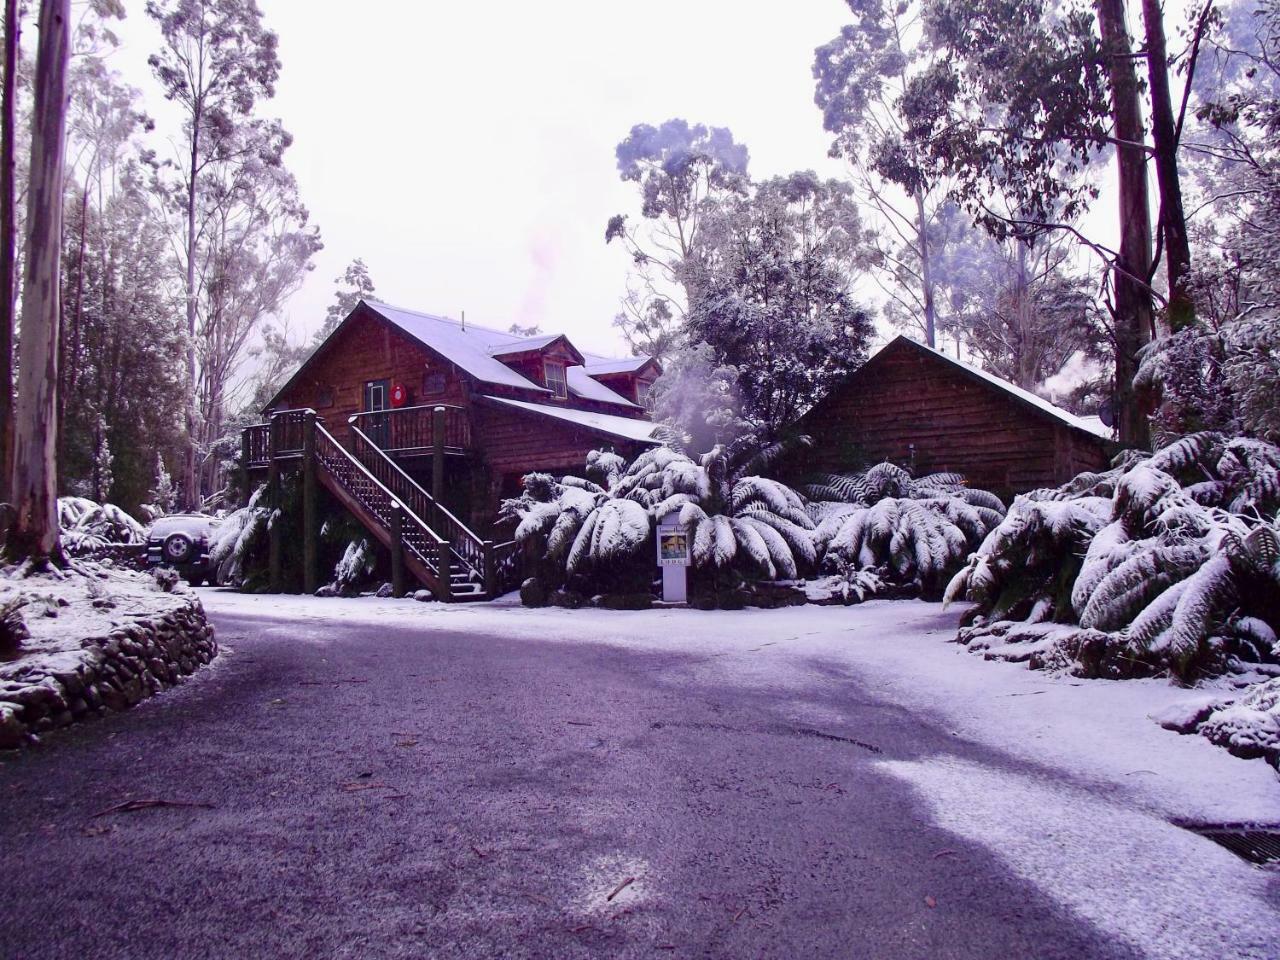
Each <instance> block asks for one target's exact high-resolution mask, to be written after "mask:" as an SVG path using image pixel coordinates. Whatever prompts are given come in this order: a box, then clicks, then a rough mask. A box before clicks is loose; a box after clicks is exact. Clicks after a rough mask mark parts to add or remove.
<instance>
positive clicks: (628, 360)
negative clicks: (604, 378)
mask: <svg viewBox="0 0 1280 960" xmlns="http://www.w3.org/2000/svg"><path fill="white" fill-rule="evenodd" d="M582 356H583V358H584V359H585V360H586V363H584V364H583V366H584V367H585V368H586V371H587V373H589V374H590V375H591V376H596V375H597V374H607V373H635V372H636V371H637V370H640V369H641V368H642V367H644V365H645V364H647V363H649V362H651V361H652V360H653V357H649V356H643V355H642V356H639V357H601V356H597V355H595V354H592V353H584V354H583V355H582Z"/></svg>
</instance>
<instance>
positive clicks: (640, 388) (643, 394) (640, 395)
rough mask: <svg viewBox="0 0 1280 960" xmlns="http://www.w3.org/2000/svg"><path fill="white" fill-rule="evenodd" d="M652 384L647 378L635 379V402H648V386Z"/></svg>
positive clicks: (643, 403) (642, 403)
mask: <svg viewBox="0 0 1280 960" xmlns="http://www.w3.org/2000/svg"><path fill="white" fill-rule="evenodd" d="M651 386H653V384H652V383H650V382H649V381H648V380H637V381H636V403H638V404H640V406H642V407H643V406H647V405H648V403H649V388H650V387H651Z"/></svg>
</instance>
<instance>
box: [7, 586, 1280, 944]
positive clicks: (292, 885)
mask: <svg viewBox="0 0 1280 960" xmlns="http://www.w3.org/2000/svg"><path fill="white" fill-rule="evenodd" d="M204 596H205V602H206V606H207V608H208V609H209V611H210V613H211V615H212V616H213V618H214V620H215V623H216V624H217V625H218V628H219V640H220V642H221V643H222V644H223V645H224V646H225V647H226V648H227V651H226V653H225V654H224V655H223V657H222V658H220V660H219V661H218V662H217V663H216V664H215V665H214V666H213V667H212V668H211V669H210V670H207V671H205V672H204V673H203V674H202V675H201V676H199V677H198V679H196V680H195V681H193V682H191V683H188V684H187V685H185V686H184V687H182V688H180V689H178V690H176V691H173V692H170V693H167V694H165V695H163V696H161V697H159V698H157V699H155V700H153V701H151V702H148V703H146V704H144V705H142V706H141V707H139V708H138V709H136V710H134V711H131V712H130V713H128V714H124V715H120V716H115V717H111V718H109V719H107V720H105V721H101V722H93V723H89V724H86V725H83V726H82V727H80V728H78V729H77V728H73V729H72V730H69V731H67V732H64V733H60V734H57V735H53V736H50V737H48V738H47V740H46V744H45V746H44V747H42V748H41V749H38V750H35V751H31V752H29V753H27V754H25V755H19V756H16V757H12V756H11V757H8V758H6V759H5V760H4V761H3V762H2V763H0V876H3V877H4V880H3V882H2V883H0V956H2V957H5V958H46V957H48V958H54V957H82V956H93V957H96V958H106V957H128V958H138V960H141V958H165V960H171V958H175V960H176V958H184V957H193V958H194V957H202V958H203V957H227V958H258V957H264V958H265V957H272V958H274V957H351V958H366V957H367V958H375V957H428V956H430V957H492V956H499V955H501V956H508V957H553V956H554V957H605V956H608V957H630V956H637V957H638V956H660V957H661V956H673V957H779V958H788V957H858V958H861V957H866V958H897V957H920V958H949V957H974V958H978V957H981V958H1003V957H1062V958H1068V957H1185V958H1196V960H1208V958H1219V957H1220V958H1229V957H1230V958H1235V957H1257V958H1263V957H1268V958H1270V957H1275V956H1276V955H1277V952H1280V951H1278V949H1277V946H1276V945H1277V944H1280V912H1278V906H1280V874H1276V873H1268V872H1265V871H1262V870H1258V869H1256V868H1253V867H1250V866H1248V865H1246V864H1244V863H1242V862H1241V861H1239V860H1237V859H1235V858H1234V857H1233V856H1232V855H1231V854H1229V853H1227V852H1225V851H1224V850H1221V849H1220V848H1218V847H1217V846H1215V845H1214V844H1212V843H1209V842H1208V841H1205V840H1202V839H1200V838H1198V837H1195V836H1193V835H1191V834H1189V833H1186V832H1185V831H1182V830H1179V829H1177V828H1175V827H1172V826H1170V825H1169V824H1168V823H1167V819H1168V818H1170V817H1176V816H1189V817H1218V818H1222V819H1267V820H1275V821H1280V783H1278V782H1277V781H1276V778H1275V776H1274V774H1272V773H1271V772H1270V771H1269V770H1268V769H1266V768H1265V766H1264V765H1263V764H1262V763H1261V762H1245V761H1241V760H1237V759H1235V758H1232V757H1230V756H1229V755H1227V754H1226V753H1225V752H1224V751H1221V750H1219V749H1217V748H1215V747H1212V746H1211V745H1209V744H1208V743H1207V742H1204V741H1201V740H1198V739H1196V738H1191V737H1178V736H1176V735H1174V734H1170V733H1167V732H1165V731H1163V730H1161V729H1159V728H1158V727H1157V726H1156V725H1155V724H1154V723H1152V722H1151V721H1150V720H1149V719H1147V717H1146V713H1147V712H1149V711H1150V710H1153V709H1156V708H1159V707H1160V706H1162V705H1164V704H1166V703H1168V702H1170V701H1176V700H1178V699H1179V698H1185V696H1186V694H1185V693H1178V692H1176V691H1172V690H1170V689H1169V688H1167V687H1165V686H1164V685H1161V684H1148V683H1133V684H1107V683H1084V682H1081V681H1074V680H1052V679H1049V678H1046V677H1044V676H1043V675H1040V674H1034V673H1029V672H1027V671H1024V670H1021V669H1020V668H1017V667H1012V666H1009V665H1006V664H992V663H985V662H983V661H982V660H980V659H978V658H977V657H974V656H972V655H970V654H968V653H966V652H964V651H962V650H959V649H958V648H956V647H955V646H954V645H950V644H946V643H944V642H943V640H944V639H945V638H946V637H948V636H950V635H951V633H952V631H953V629H954V622H955V618H956V615H955V613H949V614H943V613H942V612H941V611H940V610H939V609H938V607H937V606H934V605H929V604H922V603H896V604H890V603H884V602H877V603H872V604H867V605H864V606H863V607H859V608H853V609H848V610H845V609H831V608H826V609H805V610H803V611H796V610H794V609H793V610H778V611H743V612H740V613H717V614H704V613H698V612H695V611H643V612H634V613H624V612H616V613H611V612H604V611H591V610H583V611H572V612H571V611H562V610H550V611H528V610H522V609H519V608H513V607H502V606H494V605H478V606H470V607H450V608H443V607H440V606H438V605H435V604H418V603H414V602H413V601H391V600H387V601H375V600H355V601H341V600H311V599H305V600H302V599H294V600H281V599H280V598H268V597H240V596H236V595H230V594H222V593H218V592H213V591H204ZM139 799H142V800H168V801H176V802H181V803H185V804H201V805H202V806H171V807H159V808H146V809H141V810H135V811H132V812H118V813H106V814H104V815H100V816H95V814H98V813H101V812H102V811H105V810H107V809H108V808H111V807H112V806H114V805H117V804H120V803H122V802H124V801H128V800H139Z"/></svg>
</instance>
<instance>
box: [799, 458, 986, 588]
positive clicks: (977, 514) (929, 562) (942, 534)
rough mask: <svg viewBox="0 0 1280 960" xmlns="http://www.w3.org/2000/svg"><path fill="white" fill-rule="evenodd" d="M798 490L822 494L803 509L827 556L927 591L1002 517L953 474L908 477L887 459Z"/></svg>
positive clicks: (939, 584)
mask: <svg viewBox="0 0 1280 960" xmlns="http://www.w3.org/2000/svg"><path fill="white" fill-rule="evenodd" d="M801 489H802V490H803V491H804V492H805V493H806V494H808V495H809V496H811V497H820V498H822V499H820V500H818V501H817V502H815V503H811V504H809V506H808V512H809V514H810V516H812V517H814V518H815V519H817V521H818V524H817V529H816V531H815V535H814V539H815V540H816V542H817V543H818V544H819V548H820V550H821V551H822V552H823V553H825V555H826V557H828V558H830V560H831V562H833V563H834V562H841V563H844V564H850V565H852V566H853V567H854V568H856V569H861V570H877V571H880V572H881V573H882V574H883V576H884V577H885V578H886V579H888V580H890V581H892V582H894V583H897V584H912V585H914V586H916V587H918V588H919V589H920V590H921V591H922V592H924V593H925V594H927V595H933V596H937V595H939V594H940V593H941V591H942V586H943V584H945V582H946V580H947V578H948V577H949V576H950V575H951V574H952V573H954V572H955V570H956V568H957V567H959V566H960V565H961V564H962V563H963V562H964V560H965V557H966V556H967V555H968V554H969V552H970V551H971V550H973V549H974V548H975V547H976V546H977V545H978V544H979V543H980V542H981V541H982V538H983V537H984V536H986V534H987V532H988V531H989V530H991V529H992V528H993V527H995V526H996V525H997V524H999V523H1000V522H1001V520H1002V519H1003V517H1004V504H1003V503H1002V502H1001V501H1000V498H999V497H996V496H995V495H994V494H992V493H989V492H987V491H985V490H977V489H973V488H970V487H968V486H966V485H965V482H964V478H963V477H962V476H960V475H959V474H956V473H938V474H932V475H930V476H926V477H920V478H918V479H916V478H913V477H912V476H911V474H910V473H909V472H907V471H906V470H904V469H903V468H902V467H899V466H897V465H896V464H892V463H880V464H876V465H875V466H873V467H871V468H870V469H868V470H866V471H864V472H862V473H860V474H855V475H850V476H841V475H834V474H826V475H823V476H820V477H817V478H815V480H814V482H812V483H809V484H806V485H805V486H803V487H802V488H801Z"/></svg>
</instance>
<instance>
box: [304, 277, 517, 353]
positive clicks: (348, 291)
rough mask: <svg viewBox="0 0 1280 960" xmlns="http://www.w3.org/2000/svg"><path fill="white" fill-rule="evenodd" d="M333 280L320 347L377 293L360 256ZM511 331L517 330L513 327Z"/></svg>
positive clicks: (316, 341) (319, 332)
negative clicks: (359, 306) (330, 301)
mask: <svg viewBox="0 0 1280 960" xmlns="http://www.w3.org/2000/svg"><path fill="white" fill-rule="evenodd" d="M333 282H334V284H335V285H336V286H337V289H336V290H334V292H333V303H331V304H329V308H328V309H327V310H325V312H324V323H323V324H322V325H321V327H320V329H319V330H317V331H316V334H315V337H313V338H312V346H316V347H318V346H320V344H322V343H324V341H325V340H327V339H328V337H329V334H331V333H333V331H335V330H337V329H338V324H340V323H342V321H343V320H345V319H347V315H348V314H349V313H351V311H352V310H354V309H355V308H356V304H357V303H359V302H360V301H361V300H371V299H372V298H373V297H374V296H375V295H376V290H375V288H374V285H373V277H372V276H371V275H370V274H369V267H368V266H367V265H366V264H365V262H364V261H363V260H361V259H360V258H359V257H356V258H355V259H354V260H352V261H351V262H350V263H349V264H347V269H346V270H344V271H343V272H342V276H340V277H335V278H334V280H333ZM511 332H512V333H515V332H516V331H515V330H514V329H513V330H512V331H511ZM529 336H532V334H529Z"/></svg>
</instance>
